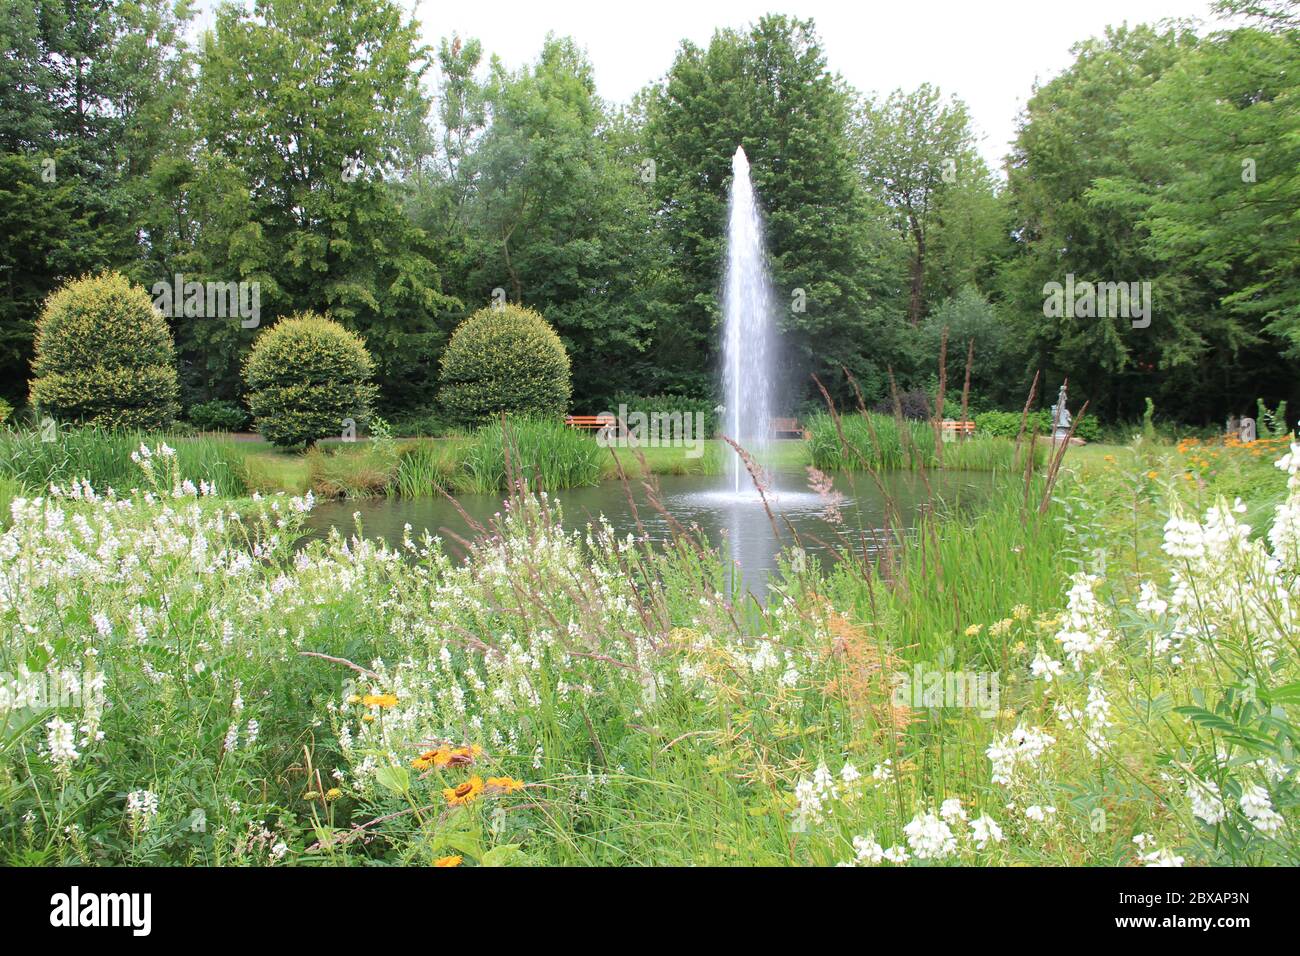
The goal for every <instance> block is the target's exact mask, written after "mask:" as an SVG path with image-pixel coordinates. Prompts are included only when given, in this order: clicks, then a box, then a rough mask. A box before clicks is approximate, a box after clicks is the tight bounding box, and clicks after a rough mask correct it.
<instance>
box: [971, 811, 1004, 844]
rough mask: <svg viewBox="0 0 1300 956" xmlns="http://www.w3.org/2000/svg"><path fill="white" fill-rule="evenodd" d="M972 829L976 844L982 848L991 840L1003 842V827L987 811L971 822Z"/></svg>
mask: <svg viewBox="0 0 1300 956" xmlns="http://www.w3.org/2000/svg"><path fill="white" fill-rule="evenodd" d="M970 831H971V836H972V837H973V838H974V840H975V845H976V846H977V847H979V848H980V849H981V850H982V849H984V848H985V847H986V846H987V845H988V843H989V841H990V840H991V841H993V842H994V843H1001V842H1002V828H1001V827H1000V826H998V825H997V822H996V821H994V819H993V818H992V817H990V816H989V815H988V814H987V813H983V814H980V815H979V816H978V817H976V818H975V819H974V820H972V821H971V822H970Z"/></svg>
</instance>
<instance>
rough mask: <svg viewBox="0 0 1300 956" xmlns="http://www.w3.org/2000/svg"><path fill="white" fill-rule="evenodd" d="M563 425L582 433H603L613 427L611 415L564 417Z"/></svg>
mask: <svg viewBox="0 0 1300 956" xmlns="http://www.w3.org/2000/svg"><path fill="white" fill-rule="evenodd" d="M564 424H566V425H568V426H569V427H570V428H579V429H582V430H583V431H592V432H595V431H604V430H606V429H608V428H613V427H614V416H613V415H566V416H564Z"/></svg>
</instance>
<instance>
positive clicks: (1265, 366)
mask: <svg viewBox="0 0 1300 956" xmlns="http://www.w3.org/2000/svg"><path fill="white" fill-rule="evenodd" d="M1266 22H1271V23H1276V22H1277V21H1276V20H1270V21H1266ZM1297 75H1300V27H1297V26H1294V25H1293V26H1290V27H1286V26H1282V27H1279V28H1278V29H1277V30H1276V31H1275V32H1271V31H1265V30H1260V29H1255V28H1244V29H1237V30H1233V31H1231V32H1224V33H1219V34H1216V35H1213V36H1211V37H1209V38H1207V40H1206V42H1204V43H1201V44H1199V45H1198V46H1197V47H1196V48H1195V49H1193V50H1189V51H1187V52H1186V53H1185V54H1184V55H1183V56H1182V57H1180V58H1179V60H1178V61H1177V62H1176V63H1174V64H1173V65H1172V66H1170V67H1169V68H1168V69H1167V70H1165V71H1164V72H1163V73H1162V75H1161V76H1160V78H1159V79H1158V80H1156V81H1155V82H1154V83H1153V84H1151V86H1150V87H1149V88H1146V89H1144V90H1143V91H1142V93H1141V95H1140V96H1136V95H1133V94H1129V95H1127V96H1125V97H1124V98H1123V99H1121V100H1120V102H1119V104H1118V106H1119V110H1118V112H1119V113H1120V115H1121V116H1122V117H1123V120H1124V122H1125V124H1126V133H1127V135H1126V139H1128V141H1129V142H1130V143H1131V149H1132V155H1133V161H1134V162H1133V165H1132V166H1131V167H1130V168H1128V169H1120V170H1115V171H1114V172H1113V173H1112V174H1111V175H1108V176H1104V177H1099V178H1098V179H1097V180H1096V181H1095V182H1094V184H1093V187H1092V189H1091V190H1089V192H1088V194H1087V195H1088V198H1089V199H1090V200H1091V201H1092V203H1093V204H1094V205H1095V206H1096V207H1097V208H1099V209H1103V210H1106V211H1107V212H1109V213H1111V214H1114V215H1123V216H1128V217H1130V218H1133V219H1135V220H1137V221H1138V223H1139V225H1140V230H1141V232H1140V236H1141V239H1142V250H1143V252H1144V253H1145V254H1146V255H1147V256H1148V257H1149V258H1150V260H1151V261H1152V263H1153V276H1152V278H1153V280H1154V281H1155V282H1156V284H1157V285H1158V286H1159V287H1160V289H1161V290H1162V292H1163V295H1162V297H1161V300H1160V302H1161V312H1160V316H1159V319H1160V321H1161V323H1162V325H1163V324H1165V323H1176V324H1178V325H1179V326H1181V327H1183V328H1185V329H1186V336H1187V338H1188V339H1189V343H1188V346H1187V348H1186V350H1185V354H1178V355H1170V354H1169V353H1168V352H1166V354H1165V355H1164V356H1162V358H1163V359H1164V362H1165V363H1166V364H1173V362H1174V361H1178V362H1179V363H1180V364H1182V365H1184V366H1186V367H1187V368H1189V369H1190V370H1191V371H1193V372H1194V374H1195V377H1196V379H1197V381H1198V382H1200V383H1201V385H1200V388H1199V389H1198V395H1197V398H1198V399H1200V402H1199V404H1200V408H1198V409H1197V411H1199V412H1200V413H1201V414H1203V415H1206V416H1207V417H1214V418H1217V417H1219V413H1220V412H1224V413H1225V414H1226V411H1225V409H1236V410H1237V411H1238V412H1240V411H1244V410H1245V409H1247V408H1249V407H1250V406H1251V399H1253V398H1254V397H1255V396H1256V395H1262V396H1265V397H1267V398H1268V399H1269V401H1270V402H1274V401H1277V400H1279V399H1287V398H1290V397H1293V396H1294V395H1295V394H1296V386H1295V385H1294V370H1293V366H1292V363H1291V362H1287V361H1285V360H1283V357H1282V356H1281V355H1279V352H1283V351H1285V352H1289V354H1290V356H1291V357H1292V358H1293V357H1294V356H1296V355H1300V222H1298V221H1297V219H1296V216H1295V210H1296V209H1297V208H1300V178H1297V176H1296V173H1295V171H1296V169H1297V168H1300V139H1297V137H1296V135H1295V128H1296V120H1295V116H1296V111H1297V109H1300V88H1298V87H1297V81H1296V76H1297Z"/></svg>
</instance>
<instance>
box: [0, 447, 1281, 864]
mask: <svg viewBox="0 0 1300 956" xmlns="http://www.w3.org/2000/svg"><path fill="white" fill-rule="evenodd" d="M1247 454H1248V453H1247ZM1108 457H1109V458H1111V459H1113V462H1111V461H1107V462H1103V461H1101V460H1100V459H1096V458H1095V457H1094V459H1093V460H1087V461H1083V462H1082V463H1081V464H1080V465H1079V467H1078V468H1076V469H1069V468H1067V469H1065V472H1064V474H1063V475H1062V477H1061V479H1060V482H1059V483H1058V485H1057V488H1056V491H1055V500H1051V501H1049V504H1048V507H1047V508H1046V509H1045V510H1043V511H1041V512H1040V511H1039V509H1038V507H1037V501H1034V502H1033V506H1032V507H1029V508H1026V506H1025V500H1024V499H1025V492H1026V490H1027V489H1028V490H1030V491H1035V490H1037V488H1038V485H1040V484H1041V479H1030V483H1029V484H1028V485H1025V484H1022V482H1021V480H1020V479H1015V480H1010V481H1008V482H1006V483H1005V486H1004V487H1003V488H1002V490H1001V492H1000V494H999V497H998V498H997V499H996V500H994V501H993V502H991V503H990V504H989V506H988V507H987V508H985V509H984V510H983V511H981V512H980V513H979V514H978V515H976V516H974V517H972V518H969V519H966V520H961V521H953V520H936V521H934V522H933V523H932V524H929V525H925V526H922V527H921V528H920V529H918V531H917V532H916V536H915V537H913V538H911V539H910V542H909V541H905V540H902V539H900V541H899V542H898V544H899V545H900V546H899V547H897V548H894V549H892V550H890V551H888V552H886V557H884V558H881V559H879V560H878V561H877V562H875V563H874V564H865V563H857V562H852V561H841V562H838V563H836V564H835V565H834V566H831V567H825V566H822V564H821V563H820V562H818V561H816V560H813V559H809V558H808V556H807V555H806V554H805V553H804V552H803V551H802V550H801V548H800V546H799V544H798V543H797V542H795V541H789V542H788V543H787V550H786V560H785V562H784V565H783V571H782V574H781V577H780V580H779V581H778V582H777V583H775V584H774V586H773V589H772V593H771V598H770V600H769V601H768V602H767V603H766V604H760V603H758V602H755V601H753V600H752V599H751V598H749V597H747V596H746V595H744V594H741V593H737V592H736V591H731V592H728V591H727V590H726V585H725V583H724V578H725V575H724V570H725V566H724V565H725V562H724V561H723V559H722V557H721V556H720V554H719V552H718V550H717V549H715V548H712V547H710V546H709V545H708V543H707V542H704V541H700V540H698V539H696V538H694V537H693V536H692V535H691V533H690V531H689V530H687V529H682V530H681V532H680V533H679V534H678V535H677V536H676V538H675V539H674V541H673V543H672V546H671V547H668V548H652V547H649V546H647V545H645V544H644V543H643V542H639V541H638V540H637V537H636V535H634V534H629V535H622V536H620V535H618V534H616V533H615V532H614V531H613V530H612V529H611V528H610V527H609V526H608V524H601V523H592V524H589V525H588V526H587V528H586V530H585V531H582V532H577V531H573V532H569V531H565V530H563V528H562V526H561V522H560V517H561V514H562V509H563V501H562V497H563V496H562V495H561V496H558V497H559V500H557V496H553V495H550V494H547V493H545V492H533V491H531V490H529V489H528V488H527V487H526V482H523V481H522V480H521V482H520V484H519V485H517V486H516V490H515V492H514V493H513V494H511V495H510V497H509V498H508V499H507V500H506V501H505V502H504V504H503V508H502V510H501V512H500V513H499V515H498V516H497V517H496V518H494V519H493V520H492V521H491V523H490V524H489V525H487V526H483V527H481V529H480V533H479V535H478V536H477V538H476V540H474V541H473V542H472V545H471V547H470V550H469V552H468V555H467V557H466V559H465V560H453V559H452V558H451V557H450V556H449V553H448V551H447V549H446V547H445V546H444V543H443V542H442V541H440V540H439V539H438V538H436V537H433V536H431V535H429V534H428V533H425V534H424V535H422V536H419V537H416V536H413V535H408V536H407V537H406V538H405V540H403V541H401V542H400V543H397V544H394V545H393V546H391V547H390V546H388V545H387V544H385V543H383V542H375V541H372V540H369V539H365V538H363V537H360V536H356V535H348V534H344V533H342V532H340V531H335V532H334V533H332V534H331V535H330V536H329V537H328V538H327V539H326V540H316V541H313V542H310V543H307V544H306V545H300V543H299V542H298V537H299V535H300V532H301V530H302V526H303V521H304V519H305V517H306V516H307V515H308V514H309V513H310V511H311V509H312V508H313V505H314V500H313V497H312V496H311V494H310V493H309V494H308V495H306V496H303V497H292V496H286V495H275V496H266V497H263V496H254V497H252V498H227V497H223V495H222V493H221V489H220V488H219V487H213V486H211V485H209V484H207V483H206V482H201V483H198V484H196V483H194V482H193V481H191V480H189V479H188V478H186V477H185V476H183V475H182V474H181V473H180V471H179V468H178V458H177V455H176V453H175V451H174V450H173V449H171V448H170V447H168V446H167V445H166V444H159V445H157V446H155V447H150V446H148V445H142V446H141V447H140V448H138V449H137V450H136V452H134V453H133V455H132V458H133V459H134V464H135V466H136V467H137V469H138V471H139V474H138V478H139V481H138V483H137V484H136V485H134V486H133V487H131V488H130V489H110V488H102V489H96V488H94V487H93V486H92V485H91V484H90V483H88V482H84V481H74V482H70V483H68V484H66V485H64V486H57V485H56V486H52V487H50V488H49V489H47V490H46V492H45V493H44V494H41V495H38V496H33V497H19V498H16V499H15V500H13V501H12V503H11V505H10V512H11V514H10V518H9V521H8V526H7V528H6V530H5V531H4V533H3V535H2V536H0V621H2V622H3V628H4V634H5V640H4V642H3V650H2V651H0V653H2V655H3V656H2V657H0V665H2V669H3V671H4V672H5V676H4V683H3V685H0V720H2V723H0V727H2V728H3V735H2V736H0V786H2V787H3V793H4V797H5V803H6V806H7V808H8V809H7V812H6V813H5V815H4V817H3V822H2V824H0V848H2V850H3V853H4V855H5V857H6V859H7V860H9V861H10V862H15V863H30V864H67V863H92V864H93V863H130V864H157V863H173V864H175V863H182V864H247V865H257V866H291V865H295V864H302V863H307V862H311V861H323V862H328V863H331V864H337V865H356V864H362V863H366V864H374V863H385V864H423V865H436V866H454V865H471V864H473V865H509V864H569V865H574V864H593V865H612V864H640V865H646V864H689V863H700V864H767V865H778V864H794V865H807V864H812V865H848V866H935V865H946V864H954V863H955V864H979V865H1016V864H1100V865H1137V864H1141V865H1150V866H1157V865H1158V866H1178V865H1204V864H1294V863H1295V862H1296V852H1297V851H1296V845H1297V844H1296V841H1295V827H1296V825H1297V784H1298V783H1300V777H1298V774H1297V770H1298V768H1297V766H1296V758H1295V752H1294V743H1293V735H1294V727H1295V720H1296V708H1297V707H1298V706H1300V674H1298V673H1297V657H1296V653H1297V647H1296V641H1295V634H1296V633H1297V622H1296V619H1295V617H1296V614H1297V613H1298V611H1297V605H1296V595H1297V588H1300V583H1298V578H1297V573H1298V572H1300V445H1293V446H1291V448H1290V450H1289V451H1287V452H1286V453H1285V454H1283V455H1281V456H1280V457H1279V458H1278V459H1277V460H1276V462H1275V465H1276V468H1273V469H1270V471H1271V473H1272V475H1273V476H1274V477H1273V478H1272V479H1271V480H1270V481H1269V482H1267V483H1265V482H1261V485H1262V486H1264V485H1267V486H1268V487H1271V488H1272V490H1273V492H1274V497H1275V499H1276V501H1275V503H1274V504H1273V505H1272V506H1271V511H1270V513H1269V514H1268V516H1267V518H1266V519H1265V520H1264V522H1263V523H1262V525H1261V526H1260V527H1252V526H1251V525H1250V524H1247V523H1246V522H1245V521H1244V520H1243V514H1244V512H1245V511H1246V509H1247V505H1246V503H1245V502H1243V501H1241V500H1229V499H1227V498H1226V497H1223V496H1221V495H1215V494H1214V493H1213V487H1212V486H1206V487H1200V486H1201V485H1203V484H1204V483H1203V482H1199V481H1198V482H1194V483H1193V484H1195V485H1196V487H1195V488H1193V489H1190V490H1189V488H1188V483H1186V482H1183V481H1181V478H1180V474H1181V473H1182V472H1176V471H1171V470H1168V469H1180V468H1182V467H1183V463H1182V460H1181V459H1180V457H1179V456H1177V455H1176V454H1174V453H1171V452H1169V451H1167V450H1166V451H1164V452H1160V451H1159V450H1156V449H1152V448H1150V447H1143V443H1142V441H1141V439H1140V438H1139V439H1137V440H1136V442H1135V444H1133V445H1131V446H1130V447H1128V448H1126V449H1122V450H1117V453H1116V454H1115V455H1110V456H1108ZM1151 476H1154V477H1151ZM823 479H824V476H823ZM1133 482H1137V483H1139V488H1138V491H1137V492H1136V493H1135V496H1134V497H1133V499H1132V500H1129V501H1126V500H1124V499H1123V498H1122V497H1120V496H1119V495H1117V494H1115V493H1113V487H1114V486H1116V485H1119V484H1126V483H1133ZM1134 521H1136V525H1135V527H1134V530H1133V531H1132V535H1131V537H1130V538H1129V539H1127V540H1125V539H1124V537H1123V535H1122V531H1121V529H1123V528H1124V527H1125V525H1128V524H1131V523H1132V522H1134ZM834 533H839V534H841V535H844V536H845V538H846V539H847V538H848V537H849V533H848V532H847V531H846V530H845V529H843V528H840V529H838V530H837V531H835V532H834ZM1101 537H1108V538H1111V539H1112V540H1113V541H1114V542H1115V543H1116V545H1117V547H1115V548H1114V549H1113V550H1111V551H1109V552H1106V551H1103V550H1101V549H1098V548H1096V547H1093V546H1090V544H1089V542H1092V541H1095V540H1098V539H1099V538H1101ZM904 544H909V545H910V546H908V547H906V548H904V547H902V545H904ZM1043 551H1047V552H1050V553H1049V554H1048V555H1047V556H1046V559H1043V558H1044V556H1043V554H1042V553H1041V552H1043ZM922 552H924V555H923V554H922ZM975 553H978V555H979V558H978V560H977V561H976V560H967V559H966V557H965V556H969V555H972V554H975ZM1060 554H1064V555H1069V556H1070V558H1069V560H1066V561H1060V560H1057V558H1056V555H1060ZM890 561H892V562H893V564H892V566H891V569H890V570H889V571H888V573H884V568H885V563H886V562H890ZM923 562H925V563H926V565H927V566H924V567H923V564H922V563H923ZM1013 567H1016V568H1020V569H1021V573H1019V574H1012V573H1010V569H1011V568H1013ZM931 674H937V679H929V675H931ZM981 674H984V675H988V676H989V677H991V678H993V680H992V681H991V682H989V683H986V685H985V686H984V693H982V694H974V695H968V696H967V697H966V698H963V697H962V696H961V694H957V695H956V696H954V694H953V691H954V689H957V690H960V689H961V687H963V686H964V687H966V688H967V689H969V688H970V687H972V686H974V681H975V680H976V678H977V677H978V676H979V675H981ZM909 681H911V682H912V686H906V685H907V684H908V682H909Z"/></svg>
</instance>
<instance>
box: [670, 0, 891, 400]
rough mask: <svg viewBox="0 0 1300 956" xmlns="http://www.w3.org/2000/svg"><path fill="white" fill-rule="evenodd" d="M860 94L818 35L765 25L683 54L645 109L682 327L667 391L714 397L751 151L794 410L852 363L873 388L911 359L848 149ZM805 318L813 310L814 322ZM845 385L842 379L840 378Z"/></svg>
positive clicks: (674, 309)
mask: <svg viewBox="0 0 1300 956" xmlns="http://www.w3.org/2000/svg"><path fill="white" fill-rule="evenodd" d="M851 100H852V97H851V94H850V92H849V90H848V89H847V88H846V87H845V85H844V83H843V82H842V81H841V80H840V78H839V77H837V76H836V75H834V74H832V73H831V72H830V71H829V69H828V68H827V65H826V59H825V56H824V55H823V53H822V50H821V47H820V45H819V43H818V40H817V35H816V30H815V27H814V24H813V23H812V21H810V20H809V21H804V20H794V19H791V18H788V17H783V16H768V17H764V18H762V19H761V20H759V22H758V23H757V24H755V25H753V26H752V27H751V28H750V29H749V30H747V31H745V32H739V31H734V30H723V31H719V32H718V33H716V34H715V35H714V37H713V40H712V42H711V43H710V44H709V46H708V47H707V49H701V48H700V47H697V46H695V45H694V44H692V43H689V42H687V43H683V44H682V46H681V49H680V50H679V52H678V54H677V57H676V59H675V61H674V63H673V66H672V68H671V69H670V70H669V72H668V75H667V77H666V79H665V81H664V82H663V83H662V84H661V85H660V86H658V87H656V88H654V89H652V91H651V92H650V94H649V102H648V104H647V108H646V112H647V117H648V120H647V129H646V148H647V151H648V157H649V158H651V159H653V160H654V161H655V163H656V177H655V183H654V193H655V198H656V204H657V221H658V222H659V223H660V224H661V226H662V228H663V230H664V233H665V241H666V243H667V256H668V259H667V265H668V268H667V269H666V270H665V271H666V273H667V275H666V279H665V285H666V291H665V293H664V295H665V297H666V299H667V301H668V302H669V303H670V306H671V312H670V313H669V314H667V315H665V317H664V319H663V320H662V321H661V322H660V323H659V325H658V327H657V329H656V336H655V344H654V350H655V354H654V359H655V362H656V363H657V364H658V365H659V366H660V367H661V368H663V369H664V370H665V373H664V379H663V381H662V382H660V383H658V384H659V385H660V386H661V387H662V388H664V389H672V390H679V389H689V390H691V391H696V392H699V391H703V390H707V389H709V388H710V386H711V385H712V381H713V377H714V362H715V359H716V354H717V344H716V343H717V325H718V321H719V317H720V307H719V299H718V291H719V287H720V276H721V269H722V261H723V248H724V244H725V235H724V232H725V228H726V203H727V188H728V185H729V182H730V174H731V158H732V155H733V154H734V153H735V151H736V147H737V146H743V147H744V149H745V152H746V154H747V155H748V156H749V158H750V165H751V168H752V171H753V178H754V183H755V188H756V190H757V192H758V195H759V199H760V202H761V203H762V205H763V207H764V212H765V214H766V220H767V222H766V225H767V240H768V253H769V260H770V266H771V271H772V277H773V282H774V284H775V286H776V289H777V290H778V296H779V297H780V299H781V300H782V301H784V302H788V303H790V307H789V308H787V309H784V310H782V312H781V313H780V315H779V316H778V321H779V325H780V328H781V330H782V332H783V333H784V335H783V339H784V342H785V344H786V346H787V348H788V349H789V353H790V355H789V357H790V359H791V361H790V363H789V366H788V367H789V369H790V384H791V385H793V387H794V388H795V391H794V392H793V393H792V394H791V395H789V396H787V399H788V401H789V402H791V403H793V402H795V401H797V400H798V399H799V398H801V397H803V395H805V394H806V393H807V390H809V389H810V387H811V386H810V383H809V382H808V373H809V372H812V371H816V372H819V373H821V374H822V377H823V378H826V379H827V380H828V381H829V382H831V383H832V384H833V385H835V384H836V383H841V382H842V381H843V376H842V375H841V374H840V371H839V366H840V365H841V364H843V365H845V366H847V367H849V368H850V369H851V370H852V371H853V372H854V373H855V374H857V375H858V377H859V378H860V379H861V380H862V381H863V382H864V383H865V384H867V385H868V386H869V387H870V388H872V389H877V390H878V389H883V384H882V383H883V381H884V375H883V371H884V366H885V365H887V364H888V363H889V362H890V361H891V359H892V357H894V356H897V355H899V354H901V342H900V340H899V336H898V334H897V329H896V326H895V324H894V323H893V316H894V315H896V312H895V310H894V308H893V305H892V304H893V303H896V302H897V299H898V294H899V289H898V287H897V283H896V281H894V279H893V278H892V275H893V274H896V272H897V267H898V265H899V262H898V259H897V252H898V249H897V244H896V243H895V242H894V240H893V238H892V237H891V236H889V235H888V232H887V230H886V228H885V225H884V223H885V220H884V216H883V210H882V209H881V208H880V207H879V206H878V204H875V203H873V201H872V199H871V198H870V197H869V196H868V195H867V194H866V193H865V191H864V190H863V189H862V186H861V183H860V182H859V179H858V177H857V174H856V170H855V161H856V153H855V151H854V149H853V145H852V143H851V141H850V139H849V135H848V128H849V118H850V117H849V111H850V105H851ZM801 310H802V311H801ZM832 373H833V374H832Z"/></svg>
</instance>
